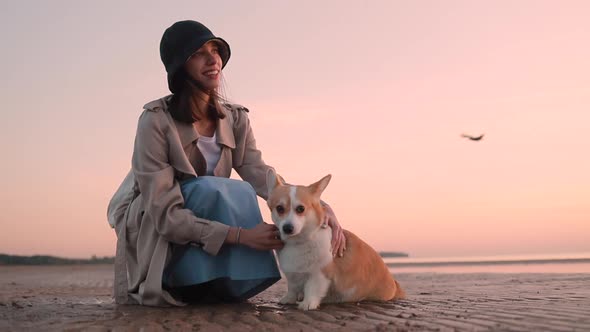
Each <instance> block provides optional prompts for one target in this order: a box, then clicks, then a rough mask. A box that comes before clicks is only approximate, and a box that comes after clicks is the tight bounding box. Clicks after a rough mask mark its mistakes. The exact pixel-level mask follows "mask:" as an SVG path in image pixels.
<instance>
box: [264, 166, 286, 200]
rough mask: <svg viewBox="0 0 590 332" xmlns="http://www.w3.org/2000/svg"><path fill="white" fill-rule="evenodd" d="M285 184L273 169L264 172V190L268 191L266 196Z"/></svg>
mask: <svg viewBox="0 0 590 332" xmlns="http://www.w3.org/2000/svg"><path fill="white" fill-rule="evenodd" d="M284 184H285V181H284V180H283V178H282V177H281V176H280V175H278V174H277V172H276V171H275V169H274V168H272V167H271V168H269V169H268V171H266V189H267V190H268V196H270V193H271V192H272V191H273V190H274V189H275V188H276V187H277V186H282V185H284Z"/></svg>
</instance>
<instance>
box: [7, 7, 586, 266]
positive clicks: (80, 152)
mask: <svg viewBox="0 0 590 332" xmlns="http://www.w3.org/2000/svg"><path fill="white" fill-rule="evenodd" d="M589 13H590V3H589V2H587V1H493V2H492V1H489V2H483V1H444V2H441V1H405V2H402V1H374V2H370V3H369V4H361V3H360V2H356V1H322V2H320V4H316V2H315V1H297V2H289V3H282V2H281V3H279V2H275V1H255V2H247V4H246V2H242V3H240V4H238V5H236V4H235V2H233V1H216V2H208V3H198V2H195V1H184V2H174V4H168V3H166V4H164V3H162V4H158V5H145V4H144V2H140V1H136V2H131V1H129V2H128V1H125V2H124V3H123V4H121V3H120V2H115V1H104V2H100V3H78V2H73V1H52V2H47V3H39V4H35V5H34V6H33V5H32V4H30V3H29V2H22V3H12V4H6V5H4V6H3V10H2V13H0V26H1V29H0V35H1V37H2V41H3V52H2V55H0V57H1V59H2V61H0V69H1V72H2V74H3V79H2V81H1V83H0V84H1V89H0V93H1V97H2V101H3V107H2V109H1V110H0V112H2V118H3V121H2V122H1V124H0V129H1V131H0V132H1V135H2V141H1V143H0V144H1V147H2V151H3V152H4V157H3V160H2V166H1V167H2V171H1V172H0V174H2V176H1V177H0V181H1V183H0V185H1V187H2V191H1V194H0V201H1V202H2V214H1V216H0V218H1V219H0V225H1V226H2V231H1V232H0V253H10V254H23V255H29V254H52V255H59V256H67V257H88V256H90V255H93V254H96V255H99V256H103V255H109V256H110V255H114V251H115V234H114V232H113V231H112V230H111V229H110V228H109V226H108V224H107V221H106V206H107V204H108V201H109V199H110V197H111V195H112V194H113V192H114V190H115V189H116V187H117V186H118V184H119V182H120V181H121V180H122V178H123V176H124V175H125V174H126V172H127V170H128V169H129V167H130V158H131V150H132V146H133V139H134V135H135V128H136V123H137V118H138V116H139V114H140V112H141V107H142V106H143V104H145V103H146V102H148V101H150V100H152V99H156V98H158V97H160V96H163V95H166V94H167V93H168V91H167V88H166V81H165V72H164V68H163V65H162V64H161V62H160V59H159V54H158V45H159V40H160V37H161V35H162V33H163V31H164V29H165V28H167V27H168V26H169V25H170V24H172V23H173V22H175V21H177V20H182V19H195V20H199V21H201V22H203V23H204V24H206V25H207V26H209V27H210V28H211V29H212V30H213V32H214V33H216V34H217V35H219V36H221V37H223V38H224V39H226V40H227V41H228V42H229V44H230V45H231V47H232V58H231V60H230V62H229V64H228V66H227V67H226V69H225V78H226V82H227V94H228V97H229V98H230V99H231V100H232V101H234V102H236V103H241V104H243V105H245V106H247V107H248V108H249V109H250V110H251V113H250V117H251V119H252V125H253V128H254V131H255V134H256V138H257V142H258V145H259V147H260V149H261V150H262V151H263V157H264V159H265V160H266V161H267V163H269V164H270V165H272V166H274V167H275V168H276V169H277V170H278V171H279V172H280V173H281V174H282V175H283V176H284V177H285V178H286V179H287V180H288V181H289V182H292V183H300V184H307V183H311V182H313V181H316V180H318V179H319V178H321V177H322V176H323V175H325V174H327V173H331V174H332V176H333V178H332V182H331V183H330V185H329V186H328V188H327V190H326V191H325V194H324V199H325V200H326V201H328V202H329V203H331V205H332V206H333V207H334V209H335V211H336V213H337V216H338V217H339V219H340V222H341V224H342V225H343V226H344V227H345V228H347V229H349V230H351V231H353V232H355V233H357V234H358V235H360V236H361V237H362V238H364V239H365V240H366V241H367V242H368V243H369V244H371V245H372V246H373V247H375V248H376V249H378V250H396V251H405V252H408V253H410V254H411V255H413V256H416V257H425V256H470V255H497V254H533V253H534V254H536V253H540V254H542V253H564V252H566V253H567V252H582V251H586V252H587V251H590V241H588V239H590V171H589V170H590V153H589V152H588V151H590V136H589V133H590V112H588V106H589V105H590V61H588V59H590V46H588V45H590V43H588V31H590V21H589V20H588V19H587V18H588V15H589ZM463 132H466V133H472V134H479V133H485V134H486V136H485V138H484V140H482V141H481V142H477V143H476V142H470V141H467V140H464V139H462V138H460V134H461V133H463ZM261 203H263V202H262V201H261ZM261 208H262V211H263V215H264V216H265V217H266V220H268V221H269V222H270V219H269V218H268V213H267V211H266V206H265V205H263V204H262V205H261Z"/></svg>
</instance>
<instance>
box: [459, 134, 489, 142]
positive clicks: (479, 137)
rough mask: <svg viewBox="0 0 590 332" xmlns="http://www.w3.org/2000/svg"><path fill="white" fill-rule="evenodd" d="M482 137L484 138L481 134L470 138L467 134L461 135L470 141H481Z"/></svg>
mask: <svg viewBox="0 0 590 332" xmlns="http://www.w3.org/2000/svg"><path fill="white" fill-rule="evenodd" d="M483 136H484V134H481V135H479V136H471V135H467V134H461V137H465V138H469V139H470V140H472V141H481V139H482V138H483Z"/></svg>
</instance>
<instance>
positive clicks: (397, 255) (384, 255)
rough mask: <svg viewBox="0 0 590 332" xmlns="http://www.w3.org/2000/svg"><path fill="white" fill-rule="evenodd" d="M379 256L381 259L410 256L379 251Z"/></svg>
mask: <svg viewBox="0 0 590 332" xmlns="http://www.w3.org/2000/svg"><path fill="white" fill-rule="evenodd" d="M379 255H380V256H381V257H383V258H391V257H409V256H410V255H408V254H406V253H405V252H395V251H381V252H379Z"/></svg>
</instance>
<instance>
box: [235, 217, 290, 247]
mask: <svg viewBox="0 0 590 332" xmlns="http://www.w3.org/2000/svg"><path fill="white" fill-rule="evenodd" d="M240 232H241V233H240V244H243V245H245V246H248V247H250V248H252V249H256V250H271V249H281V248H283V246H284V243H283V241H281V239H280V238H279V236H280V233H279V229H278V228H277V227H276V226H275V225H271V224H267V223H265V222H263V223H260V224H258V225H256V227H254V228H252V229H244V228H242V230H241V231H240Z"/></svg>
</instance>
